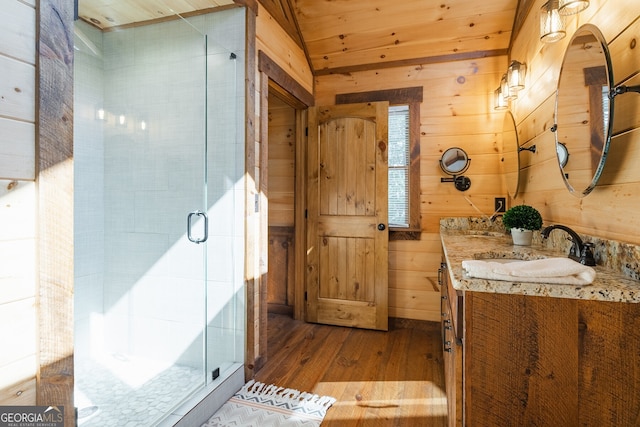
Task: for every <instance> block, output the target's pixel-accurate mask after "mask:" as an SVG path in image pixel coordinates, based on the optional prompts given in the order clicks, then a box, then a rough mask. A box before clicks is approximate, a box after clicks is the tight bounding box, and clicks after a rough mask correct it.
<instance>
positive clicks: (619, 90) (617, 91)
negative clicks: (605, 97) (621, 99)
mask: <svg viewBox="0 0 640 427" xmlns="http://www.w3.org/2000/svg"><path fill="white" fill-rule="evenodd" d="M627 92H635V93H640V85H636V86H625V85H618V86H616V87H614V88H613V89H611V91H610V92H609V99H613V98H615V97H616V96H618V95H622V94H623V93H627Z"/></svg>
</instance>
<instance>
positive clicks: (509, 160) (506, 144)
mask: <svg viewBox="0 0 640 427" xmlns="http://www.w3.org/2000/svg"><path fill="white" fill-rule="evenodd" d="M501 160H502V170H503V173H504V175H505V179H506V182H507V192H508V193H509V196H511V197H512V198H515V197H516V196H517V195H518V187H519V186H520V144H519V143H518V132H517V131H516V121H515V119H514V118H513V114H511V111H507V112H506V113H505V114H504V121H503V122H502V159H501Z"/></svg>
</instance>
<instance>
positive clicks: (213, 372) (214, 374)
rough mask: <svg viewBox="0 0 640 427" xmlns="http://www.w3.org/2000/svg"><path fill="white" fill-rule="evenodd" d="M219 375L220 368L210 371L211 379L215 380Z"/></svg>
mask: <svg viewBox="0 0 640 427" xmlns="http://www.w3.org/2000/svg"><path fill="white" fill-rule="evenodd" d="M219 376H220V368H216V369H214V370H213V371H211V381H213V380H215V379H216V378H218V377H219Z"/></svg>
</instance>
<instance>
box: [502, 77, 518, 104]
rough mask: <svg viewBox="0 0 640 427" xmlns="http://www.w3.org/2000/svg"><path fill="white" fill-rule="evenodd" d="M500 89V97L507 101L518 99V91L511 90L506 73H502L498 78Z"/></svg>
mask: <svg viewBox="0 0 640 427" xmlns="http://www.w3.org/2000/svg"><path fill="white" fill-rule="evenodd" d="M500 90H501V91H502V97H503V98H504V99H506V100H507V101H511V100H513V99H518V92H516V91H515V90H511V87H510V86H509V81H508V80H507V74H506V73H505V74H503V75H502V79H500Z"/></svg>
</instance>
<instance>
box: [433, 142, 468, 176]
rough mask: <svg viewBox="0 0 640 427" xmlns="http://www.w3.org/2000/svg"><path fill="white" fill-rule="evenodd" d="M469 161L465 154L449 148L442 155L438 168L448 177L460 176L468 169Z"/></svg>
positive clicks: (461, 150)
mask: <svg viewBox="0 0 640 427" xmlns="http://www.w3.org/2000/svg"><path fill="white" fill-rule="evenodd" d="M470 161H471V159H470V158H469V156H467V153H466V152H465V151H464V150H463V149H462V148H458V147H451V148H448V149H447V150H445V152H444V153H442V157H441V158H440V167H441V168H442V170H443V171H444V173H446V174H448V175H460V174H461V173H464V171H466V170H467V169H469V162H470Z"/></svg>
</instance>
